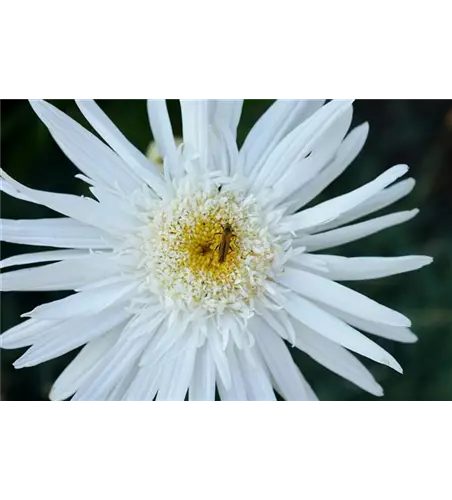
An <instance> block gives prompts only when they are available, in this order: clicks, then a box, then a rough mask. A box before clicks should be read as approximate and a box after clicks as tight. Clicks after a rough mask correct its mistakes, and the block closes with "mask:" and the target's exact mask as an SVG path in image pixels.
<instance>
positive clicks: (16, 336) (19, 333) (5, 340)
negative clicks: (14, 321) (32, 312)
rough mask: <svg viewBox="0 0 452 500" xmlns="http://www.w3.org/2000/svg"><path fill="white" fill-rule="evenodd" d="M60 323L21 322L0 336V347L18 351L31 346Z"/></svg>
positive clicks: (31, 320) (32, 320)
mask: <svg viewBox="0 0 452 500" xmlns="http://www.w3.org/2000/svg"><path fill="white" fill-rule="evenodd" d="M60 323H61V321H37V320H34V319H29V320H27V321H23V322H22V323H19V324H18V325H16V326H13V327H12V328H10V329H9V330H6V331H5V332H3V333H2V334H1V335H0V347H1V348H2V349H18V348H20V347H26V346H29V345H32V344H34V343H35V342H37V341H38V340H39V339H40V338H41V337H42V336H43V335H44V334H46V333H47V332H48V331H49V330H50V329H52V328H53V327H55V326H57V325H59V324H60Z"/></svg>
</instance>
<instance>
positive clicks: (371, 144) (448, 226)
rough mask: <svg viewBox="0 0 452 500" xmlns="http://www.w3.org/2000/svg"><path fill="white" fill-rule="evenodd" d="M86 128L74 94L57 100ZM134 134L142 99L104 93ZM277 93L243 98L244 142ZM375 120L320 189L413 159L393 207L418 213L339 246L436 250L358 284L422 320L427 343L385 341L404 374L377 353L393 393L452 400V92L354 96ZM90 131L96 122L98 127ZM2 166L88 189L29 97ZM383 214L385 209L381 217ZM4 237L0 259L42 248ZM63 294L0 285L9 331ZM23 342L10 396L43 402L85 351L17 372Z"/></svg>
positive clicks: (340, 385)
mask: <svg viewBox="0 0 452 500" xmlns="http://www.w3.org/2000/svg"><path fill="white" fill-rule="evenodd" d="M50 102H52V103H53V104H55V105H56V106H57V107H59V108H60V109H61V110H63V111H65V112H66V113H68V114H69V115H70V116H71V117H73V118H75V119H76V120H78V121H79V122H80V123H82V124H83V125H84V126H86V127H87V128H88V129H90V127H89V125H88V124H87V122H86V121H85V120H84V118H83V117H82V115H81V113H80V112H79V111H78V109H77V107H76V105H75V104H74V102H72V101H50ZM98 103H99V104H100V105H101V106H102V107H103V108H104V110H105V111H106V112H107V114H108V115H109V116H110V118H112V120H113V121H114V122H115V123H116V124H117V125H118V126H119V128H120V129H121V130H122V131H123V132H124V133H125V135H126V136H127V138H128V139H129V140H130V141H131V142H133V143H134V144H135V145H136V146H137V147H139V148H140V149H141V150H143V151H145V150H146V148H147V147H148V145H149V142H150V140H151V133H150V129H149V124H148V120H147V114H146V104H145V101H139V100H132V101H98ZM271 103H272V101H271V100H266V101H264V100H248V101H246V102H245V105H244V110H243V115H242V121H241V123H240V127H239V141H240V142H241V141H243V139H244V137H245V136H246V134H247V133H248V131H249V130H250V128H251V126H252V125H253V123H254V122H255V121H256V119H257V118H258V117H259V116H260V115H261V114H262V112H263V111H264V110H265V109H267V108H268V106H269V105H270V104H271ZM169 111H170V114H171V116H172V120H173V127H174V131H175V134H176V135H181V120H180V109H179V107H178V103H177V102H176V101H170V102H169ZM363 121H369V122H370V137H369V139H368V142H367V144H366V146H365V148H364V150H363V152H362V153H361V154H360V156H359V157H358V159H357V160H355V162H354V163H353V164H352V165H351V166H350V167H349V169H348V170H347V171H346V173H345V174H344V175H343V176H342V177H341V178H340V179H338V180H337V181H336V182H335V183H334V184H333V185H332V186H331V187H330V188H329V189H328V190H327V191H326V192H325V193H323V195H321V196H320V197H319V198H317V199H316V200H315V202H316V203H317V202H318V201H321V200H323V199H324V198H326V197H329V196H331V195H337V194H342V193H345V192H347V191H350V190H351V189H354V188H356V187H358V186H360V185H361V184H363V183H365V182H368V181H369V180H371V179H372V178H374V177H376V176H377V175H379V174H380V173H382V172H383V171H384V170H385V169H387V168H388V167H390V166H392V165H395V164H398V163H407V164H408V165H409V166H410V167H411V171H410V173H409V174H408V175H409V176H413V177H415V179H416V180H417V185H416V188H415V190H414V192H413V193H411V195H409V196H408V197H407V198H405V199H403V200H401V201H399V202H398V203H397V204H395V205H394V206H393V207H390V208H388V209H385V210H384V211H383V212H381V215H383V214H384V213H388V212H390V211H396V210H404V209H411V208H416V207H419V208H420V209H421V213H420V214H419V215H418V216H417V217H416V218H415V219H414V220H413V221H411V222H408V223H406V224H403V225H402V226H396V227H394V228H391V229H388V230H385V231H383V232H381V233H378V234H376V235H374V236H371V237H369V238H367V239H364V240H360V241H357V242H354V243H350V244H347V245H343V246H342V247H338V248H337V249H331V250H330V252H329V253H333V254H338V255H345V256H385V257H389V256H402V255H410V254H422V255H431V256H433V257H434V259H435V262H434V264H432V265H431V266H429V267H427V268H424V269H422V270H420V271H415V272H413V273H408V274H402V275H398V276H394V277H389V278H383V279H379V280H373V281H368V282H356V283H355V282H350V283H349V285H350V286H351V287H352V288H354V289H355V290H358V291H359V292H362V293H365V294H367V295H368V296H370V297H372V298H373V299H375V300H377V301H379V302H381V303H383V304H385V305H387V306H389V307H392V308H394V309H397V310H399V311H401V312H402V313H404V314H406V315H407V316H409V317H410V318H411V319H412V321H413V330H414V331H415V333H417V334H418V336H419V342H418V343H417V344H412V345H403V344H396V343H395V342H390V341H384V340H378V342H379V343H380V345H382V346H383V347H384V348H385V349H387V350H388V351H389V352H390V353H391V354H393V355H394V356H395V357H396V358H397V360H398V361H399V362H400V363H401V365H402V366H403V368H404V370H405V374H404V375H403V376H401V375H399V374H397V373H395V372H393V371H391V370H390V369H389V368H386V367H383V366H380V365H378V364H376V363H373V362H370V361H368V360H363V361H364V363H365V364H366V366H368V367H370V369H371V371H372V373H373V374H374V375H375V376H376V378H377V380H378V382H380V383H381V384H382V385H383V388H384V389H385V396H384V398H385V399H390V400H452V223H451V217H452V201H451V198H452V101H439V100H438V101H408V100H391V101H366V100H360V101H357V102H356V103H355V114H354V124H355V125H357V124H359V123H362V122H363ZM90 130H91V129H90ZM1 164H2V167H3V168H4V169H5V170H6V171H7V172H8V173H9V174H11V175H12V176H13V177H15V178H17V179H18V180H19V181H20V182H22V183H24V184H27V185H29V186H31V187H33V188H37V189H42V190H47V191H56V192H67V193H73V194H85V195H88V192H87V189H86V185H85V184H84V183H83V182H81V181H80V180H77V179H75V177H74V175H75V174H76V173H78V171H77V169H76V168H75V167H74V166H73V165H72V164H71V163H70V161H69V160H68V159H67V158H66V157H65V156H64V154H63V153H62V152H61V151H60V149H59V148H58V146H57V145H56V143H55V142H54V141H53V139H52V138H51V136H50V134H49V132H48V131H47V129H46V128H45V126H44V125H43V124H42V123H41V122H40V121H39V119H38V118H37V116H36V115H35V114H34V112H33V111H32V109H31V107H30V106H29V104H28V102H26V101H2V103H1ZM1 209H2V217H3V218H9V219H22V218H24V219H30V218H43V217H54V216H55V213H53V212H51V211H50V210H48V209H46V208H44V207H40V206H38V205H33V204H30V203H26V202H23V201H19V200H15V199H13V198H10V197H9V196H7V195H2V198H1ZM378 215H380V213H379V214H378ZM37 250H38V248H36V247H27V246H20V245H14V244H9V243H5V244H2V247H1V253H2V255H1V257H2V258H6V257H9V256H11V255H15V254H18V253H25V252H29V251H37ZM66 295H67V294H64V293H57V292H41V293H35V292H22V293H16V292H14V293H13V292H11V293H5V294H2V306H1V328H2V331H4V330H6V329H7V328H9V327H11V326H14V325H15V324H17V323H18V322H19V321H20V315H21V314H23V313H25V312H27V311H30V310H32V309H33V308H34V307H36V306H38V305H39V304H41V303H43V302H49V301H52V300H57V299H60V298H62V297H64V296H66ZM24 351H25V349H18V350H14V351H5V350H2V351H1V397H2V399H5V400H46V399H47V395H48V392H49V389H50V387H51V385H52V383H53V381H54V380H55V379H56V377H57V376H58V375H59V373H60V372H61V371H62V369H63V368H64V367H65V366H66V365H67V364H68V363H69V362H70V360H71V359H72V358H73V357H74V356H75V354H76V353H77V352H78V351H74V352H72V353H70V354H68V355H66V356H63V357H61V358H59V359H56V360H53V361H50V362H48V363H45V364H43V365H39V366H37V367H34V368H26V369H22V370H15V369H14V368H13V366H12V363H13V361H14V360H15V359H17V358H18V357H19V356H20V355H22V353H23V352H24ZM293 354H294V357H295V359H296V362H297V363H298V364H299V366H300V367H301V369H302V371H303V373H304V374H305V376H306V378H307V379H308V381H309V382H310V383H311V384H312V386H313V388H314V390H315V391H316V392H317V394H318V395H319V397H320V399H327V400H343V399H347V400H365V399H375V398H374V397H373V396H370V395H367V394H366V393H365V392H363V391H362V390H360V389H359V388H357V387H355V386H354V385H352V384H351V383H349V382H346V381H345V380H343V379H341V378H339V377H337V376H336V375H334V374H332V373H330V372H328V371H327V370H326V369H325V368H323V367H321V366H320V365H317V364H316V363H314V362H312V361H311V360H310V359H309V358H308V357H307V356H305V355H303V354H302V353H300V352H299V351H296V350H293Z"/></svg>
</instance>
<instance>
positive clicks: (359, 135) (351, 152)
mask: <svg viewBox="0 0 452 500" xmlns="http://www.w3.org/2000/svg"><path fill="white" fill-rule="evenodd" d="M368 135H369V124H368V123H363V124H362V125H359V126H358V127H356V128H354V129H353V130H352V131H351V132H350V133H349V134H348V136H347V137H346V138H345V139H344V142H343V143H342V144H341V146H340V147H339V149H338V151H337V153H336V157H335V159H334V160H333V161H332V162H331V163H330V164H329V165H328V166H327V167H325V168H324V169H323V170H322V171H321V172H320V173H319V174H318V175H317V176H316V177H315V178H314V179H312V181H310V182H309V183H308V184H306V185H305V186H303V187H302V188H301V189H300V190H299V191H298V192H296V193H294V194H293V195H292V196H291V198H290V200H288V201H290V204H289V207H290V211H297V210H298V209H300V208H301V207H303V206H305V205H307V204H308V203H309V202H310V201H312V200H313V199H314V198H315V197H316V196H317V195H319V194H320V193H321V192H322V191H323V190H324V189H325V188H327V187H328V186H329V185H330V184H331V183H332V182H333V181H334V180H335V179H337V178H338V177H339V176H340V175H341V174H342V173H343V172H344V171H345V170H346V169H347V168H348V167H349V166H350V164H351V163H352V162H353V161H354V160H355V159H356V157H357V156H358V155H359V153H360V152H361V150H362V149H363V147H364V144H365V142H366V140H367V136H368ZM286 203H287V202H286Z"/></svg>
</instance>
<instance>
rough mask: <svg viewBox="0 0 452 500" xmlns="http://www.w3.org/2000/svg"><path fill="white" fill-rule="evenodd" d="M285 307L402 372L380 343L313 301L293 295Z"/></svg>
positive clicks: (313, 326)
mask: <svg viewBox="0 0 452 500" xmlns="http://www.w3.org/2000/svg"><path fill="white" fill-rule="evenodd" d="M284 307H285V309H286V310H287V312H288V313H289V314H290V315H291V316H292V317H294V318H295V319H296V320H298V321H299V322H300V323H302V324H303V325H305V326H307V327H308V328H311V329H312V330H314V331H316V332H318V333H320V334H321V335H323V336H324V337H326V338H328V339H330V340H332V341H333V342H336V343H337V344H340V345H342V346H343V347H346V348H347V349H350V350H351V351H354V352H356V353H358V354H362V355H363V356H365V357H367V358H369V359H373V360H374V361H376V362H377V363H381V364H383V365H387V366H390V367H391V368H393V369H394V370H396V371H398V372H400V373H402V368H401V367H400V365H399V364H398V363H397V361H396V360H395V359H394V358H393V357H392V356H391V355H390V354H389V353H387V352H386V351H385V350H384V349H382V348H381V347H380V346H379V345H377V344H375V342H372V341H371V340H369V339H368V338H367V337H365V336H364V335H363V334H361V333H360V332H358V331H357V330H355V329H354V328H352V327H351V326H349V325H347V324H346V323H344V322H343V321H341V320H340V319H338V318H337V317H335V316H333V315H332V314H329V313H328V312H326V311H325V310H324V309H321V308H320V307H318V306H316V305H315V304H313V303H312V302H310V301H308V300H306V299H304V298H303V297H300V296H298V295H291V296H288V300H287V302H286V304H285V305H284Z"/></svg>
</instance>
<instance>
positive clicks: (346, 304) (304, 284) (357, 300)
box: [276, 267, 411, 327]
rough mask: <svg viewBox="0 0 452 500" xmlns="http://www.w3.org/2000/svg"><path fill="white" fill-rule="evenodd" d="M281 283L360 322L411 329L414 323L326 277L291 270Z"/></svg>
mask: <svg viewBox="0 0 452 500" xmlns="http://www.w3.org/2000/svg"><path fill="white" fill-rule="evenodd" d="M276 281H277V282H278V283H281V284H283V285H284V286H286V287H288V288H290V289H291V290H293V291H294V292H297V293H299V294H301V295H303V296H304V297H306V298H308V299H312V300H315V301H317V302H321V303H322V304H326V305H330V306H333V307H335V308H336V309H339V310H340V311H344V312H346V313H350V314H353V315H354V316H357V317H359V318H363V319H368V320H370V321H375V322H378V323H384V324H387V325H392V326H405V327H406V326H410V325H411V321H410V320H409V319H408V318H407V317H405V316H403V314H400V313H398V312H396V311H393V310H392V309H389V308H388V307H385V306H382V305H381V304H379V303H378V302H375V301H374V300H372V299H369V298H368V297H366V296H364V295H362V294H360V293H358V292H355V291H354V290H351V289H350V288H347V287H346V286H344V285H341V284H339V283H336V282H334V281H331V280H329V279H327V278H324V277H322V276H316V275H315V274H312V273H309V272H305V271H302V270H301V269H294V268H293V267H287V269H286V272H285V273H284V274H283V275H281V276H278V277H277V278H276Z"/></svg>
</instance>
